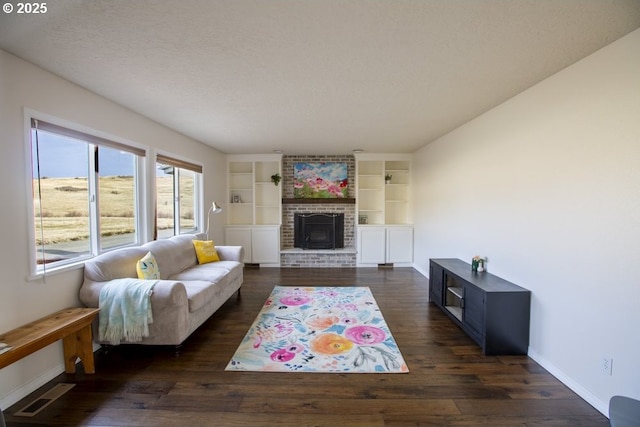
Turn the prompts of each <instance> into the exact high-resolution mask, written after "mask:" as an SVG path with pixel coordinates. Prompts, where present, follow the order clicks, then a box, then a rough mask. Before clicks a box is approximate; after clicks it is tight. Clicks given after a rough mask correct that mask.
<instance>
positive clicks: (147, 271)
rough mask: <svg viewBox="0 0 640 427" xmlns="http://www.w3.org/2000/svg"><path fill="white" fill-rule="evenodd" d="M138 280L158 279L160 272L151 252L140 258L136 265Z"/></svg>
mask: <svg viewBox="0 0 640 427" xmlns="http://www.w3.org/2000/svg"><path fill="white" fill-rule="evenodd" d="M136 271H137V272H138V279H158V280H159V279H160V270H158V262H157V261H156V257H154V256H153V254H152V253H151V252H147V254H146V255H145V256H144V257H142V259H140V260H139V261H138V263H137V264H136Z"/></svg>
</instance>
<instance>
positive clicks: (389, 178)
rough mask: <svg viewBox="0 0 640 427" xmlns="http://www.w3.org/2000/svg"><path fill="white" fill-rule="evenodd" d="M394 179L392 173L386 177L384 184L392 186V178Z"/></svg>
mask: <svg viewBox="0 0 640 427" xmlns="http://www.w3.org/2000/svg"><path fill="white" fill-rule="evenodd" d="M392 177H393V176H392V175H391V174H390V173H388V174H386V175H385V176H384V183H385V184H391V178H392Z"/></svg>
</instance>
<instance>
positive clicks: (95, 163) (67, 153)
mask: <svg viewBox="0 0 640 427" xmlns="http://www.w3.org/2000/svg"><path fill="white" fill-rule="evenodd" d="M144 154H145V152H144V150H141V149H138V148H135V147H131V146H128V145H125V144H121V143H118V142H114V141H110V140H107V139H104V138H101V137H97V136H94V135H90V134H87V133H84V132H79V131H76V130H73V129H68V128H65V127H62V126H58V125H56V124H52V123H48V122H44V121H40V120H35V119H32V120H31V158H32V181H33V206H34V210H33V215H34V217H33V223H34V236H35V239H34V245H35V251H34V252H35V264H36V266H37V267H36V270H37V271H36V272H42V271H43V270H46V269H47V268H53V267H57V266H61V265H65V264H69V263H72V262H76V261H78V260H80V259H83V258H86V257H89V256H94V255H97V254H99V253H100V252H102V251H104V250H107V249H111V248H115V247H119V246H125V245H130V244H133V243H136V242H138V241H139V240H140V239H139V237H138V224H139V221H138V216H139V215H138V196H137V188H138V187H139V185H138V168H139V166H140V164H141V159H142V157H144Z"/></svg>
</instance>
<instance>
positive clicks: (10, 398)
mask: <svg viewBox="0 0 640 427" xmlns="http://www.w3.org/2000/svg"><path fill="white" fill-rule="evenodd" d="M63 372H64V364H60V365H57V366H55V367H53V368H51V369H48V370H46V371H44V372H43V373H42V374H41V375H38V376H37V377H35V378H33V379H32V380H31V381H29V382H28V383H26V384H24V385H22V387H19V388H17V389H15V390H13V391H12V392H11V393H9V394H8V395H6V396H5V397H3V398H2V399H0V408H2V410H3V411H4V410H6V409H7V408H8V407H10V406H12V405H15V404H16V403H18V402H19V401H20V399H24V398H25V397H27V396H28V395H29V394H31V393H33V392H34V391H36V390H37V389H39V388H40V387H42V386H43V385H45V384H47V383H48V382H49V381H51V380H52V379H54V378H55V377H57V376H58V375H60V374H61V373H63Z"/></svg>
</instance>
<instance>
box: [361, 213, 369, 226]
mask: <svg viewBox="0 0 640 427" xmlns="http://www.w3.org/2000/svg"><path fill="white" fill-rule="evenodd" d="M368 222H369V218H368V217H367V216H366V215H358V224H367V223H368Z"/></svg>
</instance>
